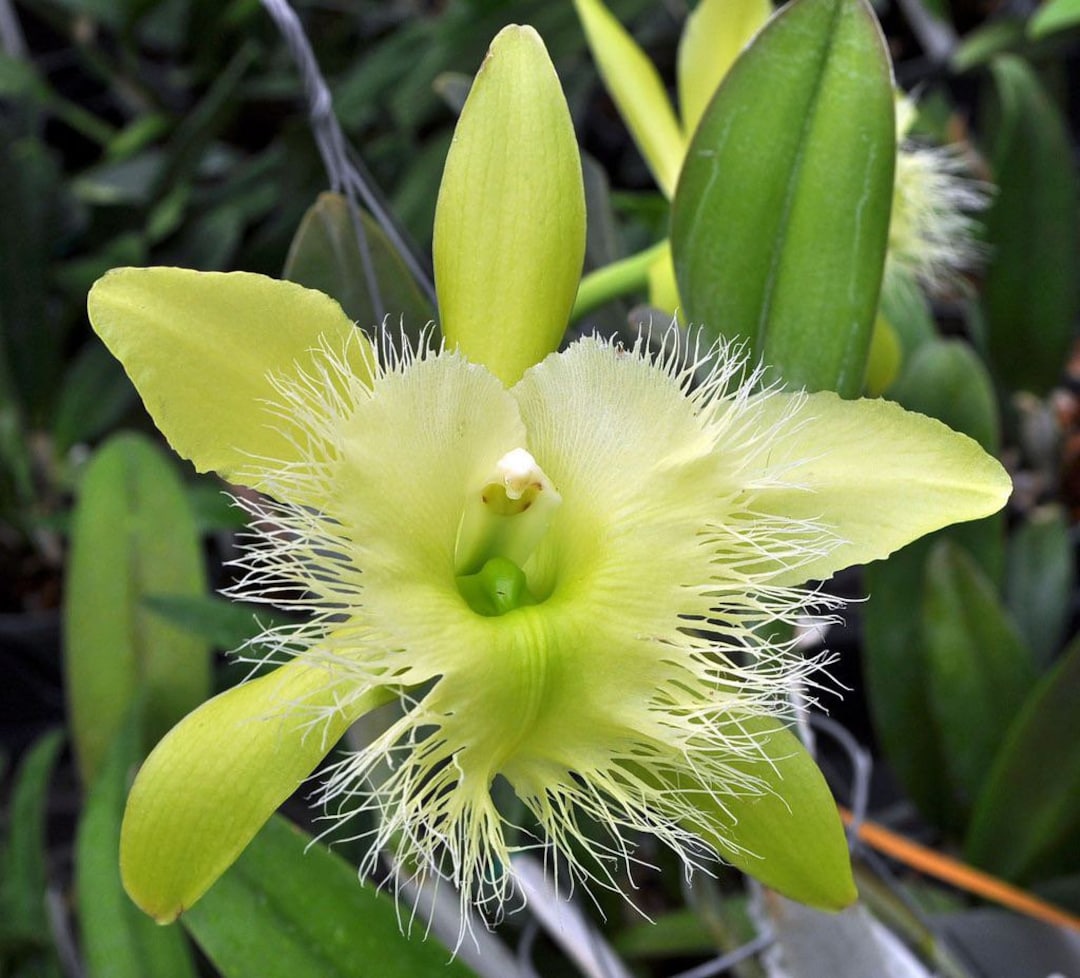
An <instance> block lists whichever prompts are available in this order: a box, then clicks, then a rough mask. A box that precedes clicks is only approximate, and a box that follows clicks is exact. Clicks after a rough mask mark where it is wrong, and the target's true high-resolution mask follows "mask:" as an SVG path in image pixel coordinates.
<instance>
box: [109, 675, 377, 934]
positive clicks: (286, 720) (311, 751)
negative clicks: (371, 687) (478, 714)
mask: <svg viewBox="0 0 1080 978" xmlns="http://www.w3.org/2000/svg"><path fill="white" fill-rule="evenodd" d="M333 679H334V677H333V673H332V671H331V670H329V669H327V668H322V667H319V666H312V665H310V664H308V663H307V662H302V661H293V662H290V663H289V664H287V665H285V666H282V667H281V668H280V669H277V670H275V671H274V672H273V673H271V674H270V675H268V676H264V677H263V678H261V679H256V680H253V681H252V682H249V683H245V684H243V685H241V686H237V687H234V688H233V689H230V690H228V691H226V692H224V693H222V694H220V695H219V696H216V697H215V698H214V699H212V700H209V701H208V702H206V703H204V704H203V705H202V706H201V707H199V708H198V709H197V710H195V711H194V712H193V713H189V714H188V715H187V717H185V718H184V719H183V720H182V721H181V722H180V723H178V724H177V725H176V726H175V727H173V729H172V730H171V731H170V732H169V733H168V734H167V735H166V737H165V738H164V739H163V740H162V741H161V742H160V743H159V744H158V745H157V747H156V748H155V749H154V751H153V752H152V753H151V754H150V756H149V758H147V760H146V763H144V764H143V766H142V768H141V770H140V771H139V774H138V777H137V778H136V779H135V784H134V786H133V787H132V789H131V794H130V795H129V796H128V803H127V810H126V811H125V812H124V823H123V828H122V829H121V835H120V872H121V876H122V877H123V881H124V888H125V889H126V890H127V891H128V894H129V895H130V896H131V898H132V900H134V901H135V903H137V904H138V905H139V906H140V907H141V908H142V909H143V910H144V911H146V913H148V914H149V915H150V916H151V917H153V918H154V919H155V920H156V921H158V923H162V924H167V923H169V922H171V921H173V920H175V919H176V918H177V917H178V916H180V914H182V913H183V912H184V910H185V908H187V907H190V906H191V905H192V904H193V903H194V902H195V901H196V900H198V899H199V897H201V896H202V895H203V893H205V892H206V890H207V889H209V887H210V886H211V885H212V884H213V883H214V881H215V880H216V879H217V878H218V877H219V876H220V875H221V874H222V873H223V872H225V870H226V869H228V868H229V866H231V865H232V863H233V862H234V860H235V859H236V857H237V856H239V855H240V853H241V852H242V851H243V850H244V848H245V847H246V846H247V844H248V843H249V842H250V841H251V840H252V839H253V838H254V837H255V833H256V832H258V831H259V829H260V828H262V826H263V825H264V824H265V822H266V820H267V819H268V818H269V817H270V816H271V815H272V814H273V813H274V811H275V810H276V809H277V808H278V806H279V805H281V803H282V802H284V801H285V799H286V798H288V797H289V795H291V794H292V793H293V792H294V791H296V789H297V788H298V787H300V785H301V783H302V782H303V781H304V779H305V778H307V777H308V775H310V774H311V772H312V770H313V769H314V768H315V766H316V765H317V764H318V763H319V761H320V760H321V759H322V758H323V757H324V756H325V755H326V753H327V752H328V751H329V750H330V748H332V747H333V746H334V744H335V743H336V742H337V740H338V739H339V738H340V737H341V735H342V734H343V733H344V732H345V728H346V727H348V725H349V724H350V723H351V722H352V721H353V720H355V719H356V718H357V717H358V716H361V715H362V714H364V713H366V712H367V711H368V710H370V709H372V708H373V707H374V706H377V705H379V704H380V703H381V702H385V701H386V700H387V699H388V698H389V697H390V696H391V695H392V694H390V693H388V692H387V690H386V689H385V688H382V689H379V690H377V691H374V692H371V693H368V694H366V695H362V696H357V697H354V698H353V699H352V700H351V701H350V702H349V703H348V704H347V705H346V706H343V707H342V708H341V709H334V706H335V692H336V691H337V687H336V686H335V684H334V681H333Z"/></svg>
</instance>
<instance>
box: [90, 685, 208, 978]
mask: <svg viewBox="0 0 1080 978" xmlns="http://www.w3.org/2000/svg"><path fill="white" fill-rule="evenodd" d="M139 712H140V711H139V709H138V704H136V705H135V708H133V709H132V711H131V713H130V715H129V719H128V720H127V722H126V723H125V724H124V725H123V726H122V727H121V729H120V731H119V733H118V735H117V737H116V739H115V740H114V741H113V743H112V745H111V746H110V748H109V752H108V755H107V756H106V758H105V762H104V765H103V766H102V769H101V773H100V776H99V777H98V779H97V781H96V782H95V783H94V785H93V787H92V788H91V790H90V793H89V795H88V797H87V800H86V806H85V808H84V809H83V814H82V818H81V819H80V821H79V831H78V836H77V838H76V844H75V845H76V849H75V865H76V879H75V882H76V892H77V894H78V901H79V923H80V930H81V933H82V950H83V958H84V960H85V963H86V969H87V973H88V974H89V975H90V976H91V978H194V976H195V969H194V966H193V964H192V961H191V954H190V951H189V950H188V946H187V942H186V941H185V940H184V936H183V934H182V932H181V931H178V930H176V929H169V928H163V927H158V926H157V925H156V924H155V923H154V922H153V921H152V920H150V918H149V917H147V916H145V915H144V914H143V913H141V912H140V911H139V910H138V908H137V907H136V906H135V904H133V903H132V902H131V900H130V898H129V897H128V895H127V894H126V893H125V892H124V888H123V886H121V884H120V861H119V859H120V818H121V815H122V814H123V811H124V800H125V798H126V796H127V786H128V773H129V771H130V770H131V769H132V768H134V767H135V765H136V764H138V762H139V758H140V756H141V737H140V735H139V726H140V723H139V719H140V718H139Z"/></svg>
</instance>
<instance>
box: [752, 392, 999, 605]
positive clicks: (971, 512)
mask: <svg viewBox="0 0 1080 978" xmlns="http://www.w3.org/2000/svg"><path fill="white" fill-rule="evenodd" d="M792 398H796V399H797V400H796V401H792ZM756 409H757V410H758V411H759V412H760V422H759V423H760V425H761V430H768V429H769V427H770V425H772V424H774V423H775V422H776V420H777V419H778V418H779V417H780V416H781V415H782V414H785V413H789V412H790V413H791V418H790V421H789V423H788V424H787V425H785V427H784V430H783V432H782V433H781V434H780V435H779V436H778V437H777V438H775V439H771V440H770V441H769V442H768V444H766V445H763V446H762V448H761V462H760V464H761V465H762V469H763V471H771V472H772V473H774V476H773V477H772V478H765V479H764V480H763V482H764V484H763V485H762V486H761V487H760V488H759V489H758V491H757V495H756V496H755V498H754V500H753V502H752V504H751V505H752V508H753V509H754V510H755V511H756V512H759V513H762V514H766V515H769V516H777V517H786V518H787V519H789V520H791V521H801V520H806V521H812V522H814V523H818V524H820V525H823V526H825V527H826V528H828V529H829V530H831V531H832V533H834V534H835V535H836V541H835V544H834V545H833V546H831V547H829V548H827V552H825V553H819V554H818V555H817V556H811V557H809V558H808V559H807V560H806V561H805V562H803V563H801V564H800V565H799V566H798V567H794V568H792V569H791V570H789V571H786V572H781V574H780V575H779V577H778V578H777V579H776V581H777V583H788V584H797V583H801V582H802V581H807V580H824V579H825V578H828V577H830V576H831V575H832V574H834V573H835V572H836V571H838V570H840V569H842V568H844V567H848V566H850V565H852V564H863V563H866V562H867V561H871V560H878V559H880V558H882V557H887V556H888V555H889V554H890V553H892V552H893V551H894V550H897V549H899V548H900V547H903V546H905V545H906V544H908V543H910V542H911V541H912V540H916V539H918V538H919V537H921V536H923V535H924V534H927V533H930V532H932V531H933V530H937V529H940V528H941V527H943V526H947V525H949V524H950V523H962V522H965V521H967V520H975V519H979V518H981V517H983V516H989V515H990V514H991V513H996V512H997V511H998V510H999V509H1001V507H1002V506H1004V505H1005V501H1006V500H1007V499H1008V498H1009V493H1010V492H1011V491H1012V482H1011V480H1010V479H1009V476H1008V474H1007V473H1006V472H1005V470H1004V469H1003V468H1002V467H1001V465H1000V463H999V462H998V461H997V460H996V459H995V458H993V457H992V456H990V455H988V454H987V453H986V452H985V451H983V449H982V448H981V447H980V446H979V445H978V443H977V442H975V441H973V440H972V439H971V438H968V437H967V435H962V434H958V433H957V432H955V431H953V430H952V429H951V428H948V427H947V426H946V425H944V424H942V423H941V422H940V421H937V420H935V419H933V418H928V417H926V416H925V415H922V414H916V413H914V412H912V411H905V410H904V409H903V408H901V407H900V406H899V405H898V404H894V403H892V402H891V401H884V400H869V399H864V400H858V401H845V400H841V399H840V398H839V397H837V396H836V395H835V394H833V393H831V392H821V393H817V394H810V395H805V396H804V395H789V394H772V395H769V396H767V397H764V398H762V399H761V400H760V401H759V402H758V404H757V405H756Z"/></svg>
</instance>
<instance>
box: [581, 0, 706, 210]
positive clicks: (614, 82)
mask: <svg viewBox="0 0 1080 978" xmlns="http://www.w3.org/2000/svg"><path fill="white" fill-rule="evenodd" d="M574 6H575V7H576V8H577V13H578V17H579V18H580V20H581V24H582V26H583V27H584V28H585V37H586V38H587V39H588V42H589V47H590V48H591V50H592V53H593V57H594V58H595V59H596V63H597V66H598V67H599V69H600V74H601V75H602V76H603V79H604V84H605V85H606V86H607V90H608V92H609V93H610V94H611V97H612V98H613V99H614V100H615V104H616V105H617V106H618V108H619V114H620V115H621V116H622V117H623V121H624V122H625V123H626V126H627V128H628V129H629V130H630V133H631V135H632V136H633V137H634V142H636V143H637V145H638V149H640V150H641V155H642V156H644V157H645V162H646V163H647V164H648V165H649V169H650V170H651V171H652V175H653V176H654V177H655V178H656V182H657V184H658V185H659V186H660V189H661V190H662V191H663V193H664V196H665V197H668V198H669V199H670V197H671V195H672V194H673V193H675V184H676V183H677V182H678V179H679V170H680V169H681V168H682V161H683V157H684V156H685V155H686V137H685V136H684V135H683V131H682V129H681V128H680V127H679V120H678V119H676V118H675V111H674V110H673V109H672V107H671V102H670V100H669V99H668V97H667V92H666V91H665V90H664V83H663V82H662V81H661V80H660V74H659V72H657V70H656V67H655V66H654V65H653V63H652V62H651V61H650V60H649V58H648V56H647V55H646V54H645V52H644V51H642V50H641V48H640V47H638V45H637V42H636V41H635V40H634V39H633V37H631V36H630V34H629V32H628V31H627V30H626V28H624V27H623V26H622V24H620V23H619V22H618V20H616V19H615V17H614V16H612V14H611V12H610V11H609V10H608V9H607V7H605V6H604V5H603V3H601V2H600V0H574Z"/></svg>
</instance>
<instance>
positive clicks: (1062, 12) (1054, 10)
mask: <svg viewBox="0 0 1080 978" xmlns="http://www.w3.org/2000/svg"><path fill="white" fill-rule="evenodd" d="M1078 25H1080V0H1044V2H1043V3H1042V4H1041V5H1040V6H1039V9H1038V10H1036V11H1035V13H1034V15H1033V16H1032V18H1031V20H1029V21H1028V25H1027V32H1028V36H1029V37H1031V38H1032V39H1034V40H1038V39H1040V38H1043V37H1049V36H1050V35H1051V34H1056V33H1058V32H1059V31H1067V30H1070V29H1071V28H1074V27H1077V26H1078Z"/></svg>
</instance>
